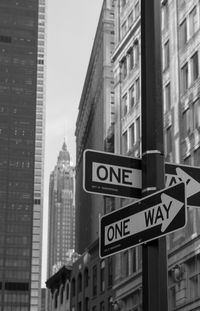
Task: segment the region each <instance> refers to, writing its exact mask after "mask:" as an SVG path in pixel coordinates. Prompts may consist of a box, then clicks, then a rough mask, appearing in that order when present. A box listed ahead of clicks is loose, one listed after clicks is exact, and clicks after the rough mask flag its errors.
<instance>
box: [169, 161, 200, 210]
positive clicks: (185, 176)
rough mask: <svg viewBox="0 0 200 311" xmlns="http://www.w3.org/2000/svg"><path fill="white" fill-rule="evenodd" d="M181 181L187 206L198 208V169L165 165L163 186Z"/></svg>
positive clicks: (199, 201)
mask: <svg viewBox="0 0 200 311" xmlns="http://www.w3.org/2000/svg"><path fill="white" fill-rule="evenodd" d="M180 181H183V182H184V183H185V191H186V198H187V205H188V206H196V207H200V168H199V167H194V166H186V165H178V164H171V163H166V164H165V186H166V187H169V186H172V185H175V184H177V183H179V182H180Z"/></svg>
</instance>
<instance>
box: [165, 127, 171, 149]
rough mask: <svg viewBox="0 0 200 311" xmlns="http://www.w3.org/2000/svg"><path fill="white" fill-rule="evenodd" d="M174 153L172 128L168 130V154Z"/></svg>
mask: <svg viewBox="0 0 200 311" xmlns="http://www.w3.org/2000/svg"><path fill="white" fill-rule="evenodd" d="M171 152H172V128H171V126H170V127H168V128H167V130H166V154H167V155H168V154H170V153H171Z"/></svg>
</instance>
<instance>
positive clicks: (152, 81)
mask: <svg viewBox="0 0 200 311" xmlns="http://www.w3.org/2000/svg"><path fill="white" fill-rule="evenodd" d="M160 24H161V23H160V0H148V1H147V0H141V72H142V194H143V196H146V195H149V194H152V193H153V192H155V191H157V190H159V189H162V188H164V147H163V114H162V73H161V68H162V66H161V25H160ZM142 253H143V255H142V257H143V258H142V261H143V275H142V279H143V281H142V282H143V310H144V311H161V310H162V311H167V310H168V301H167V256H166V238H165V237H162V238H160V239H155V240H153V241H151V242H148V243H146V244H144V245H143V252H142Z"/></svg>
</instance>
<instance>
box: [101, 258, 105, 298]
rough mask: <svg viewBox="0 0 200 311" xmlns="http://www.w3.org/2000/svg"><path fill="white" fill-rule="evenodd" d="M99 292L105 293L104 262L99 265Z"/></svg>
mask: <svg viewBox="0 0 200 311" xmlns="http://www.w3.org/2000/svg"><path fill="white" fill-rule="evenodd" d="M100 290H101V292H104V291H105V260H102V261H101V263H100Z"/></svg>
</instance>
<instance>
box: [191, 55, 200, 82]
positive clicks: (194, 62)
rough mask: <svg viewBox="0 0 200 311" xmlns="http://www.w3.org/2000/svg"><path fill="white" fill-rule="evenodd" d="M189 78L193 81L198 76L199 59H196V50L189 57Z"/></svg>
mask: <svg viewBox="0 0 200 311" xmlns="http://www.w3.org/2000/svg"><path fill="white" fill-rule="evenodd" d="M191 70H192V72H191V80H192V82H194V81H195V80H196V79H197V78H198V76H199V60H198V52H195V53H194V55H193V56H192V57H191Z"/></svg>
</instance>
